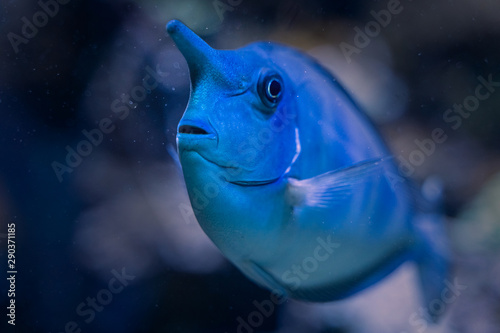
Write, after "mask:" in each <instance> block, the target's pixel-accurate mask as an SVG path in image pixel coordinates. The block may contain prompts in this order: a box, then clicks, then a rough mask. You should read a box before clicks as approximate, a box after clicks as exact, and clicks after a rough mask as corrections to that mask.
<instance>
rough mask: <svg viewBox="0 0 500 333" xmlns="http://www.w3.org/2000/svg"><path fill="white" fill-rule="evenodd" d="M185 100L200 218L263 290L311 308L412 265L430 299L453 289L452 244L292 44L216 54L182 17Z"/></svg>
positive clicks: (186, 162)
mask: <svg viewBox="0 0 500 333" xmlns="http://www.w3.org/2000/svg"><path fill="white" fill-rule="evenodd" d="M167 30H168V33H169V34H170V36H171V37H172V38H173V40H174V42H175V44H176V45H177V47H178V48H179V50H180V51H181V52H182V54H183V55H184V57H185V59H186V61H187V63H188V66H189V72H190V79H191V94H190V98H189V102H188V106H187V108H186V111H185V113H184V115H183V117H182V119H181V120H180V122H179V126H178V133H177V148H178V153H179V158H180V162H181V165H182V170H183V174H184V179H185V182H186V186H187V190H188V194H189V198H190V201H191V204H192V207H193V210H194V213H195V215H196V218H197V220H198V222H199V224H200V225H201V227H202V228H203V230H204V231H205V233H206V234H207V235H208V237H210V239H211V240H212V241H213V242H214V243H215V245H216V246H217V247H218V248H219V249H220V250H221V251H222V253H223V254H224V255H225V256H226V257H227V258H228V259H229V260H230V261H231V262H232V263H233V264H234V265H236V266H237V267H238V268H239V269H240V270H241V271H242V272H243V273H244V274H245V275H246V276H247V277H249V278H250V279H251V280H253V281H255V282H256V283H257V284H259V285H261V286H264V287H266V288H268V289H270V290H274V291H275V292H276V293H281V294H283V295H286V296H288V297H291V298H294V299H298V300H305V301H311V302H326V301H332V300H337V299H342V298H345V297H348V296H349V295H352V294H353V293H356V292H358V291H360V290H363V289H364V288H366V287H368V286H370V285H373V284H374V283H376V282H377V281H380V280H381V279H383V278H384V277H386V276H387V275H388V274H389V273H391V272H392V271H394V270H395V269H396V268H397V267H398V266H399V265H401V264H402V263H403V262H405V261H406V260H414V261H416V263H417V264H418V268H419V275H420V279H421V282H422V290H423V301H424V302H425V304H429V302H430V301H431V300H433V299H436V298H439V297H440V294H441V291H442V290H443V289H444V288H445V285H444V282H445V281H444V280H445V278H446V275H447V270H448V264H447V255H446V247H445V246H444V244H446V237H445V233H444V226H443V223H442V218H441V216H440V215H439V214H435V213H434V212H432V211H430V210H428V211H425V209H423V208H422V207H423V206H424V205H421V204H420V202H421V201H422V200H417V199H416V197H415V193H417V192H416V191H414V190H412V187H411V186H410V184H409V182H408V181H406V180H405V179H403V178H402V177H401V176H399V174H398V168H397V166H396V165H395V163H394V160H393V159H391V158H390V157H388V156H389V155H390V154H389V151H388V148H387V147H386V145H385V144H384V142H383V140H382V139H381V137H380V135H379V134H378V133H377V131H376V130H375V129H374V127H373V125H372V124H371V122H370V121H369V120H368V119H367V117H366V116H365V115H364V114H363V113H362V112H361V111H360V110H359V109H358V107H357V106H356V104H355V103H354V102H353V99H351V98H350V97H349V95H348V94H347V93H346V91H345V90H344V89H343V88H342V86H341V85H340V84H339V83H338V82H337V81H336V80H335V79H334V78H333V77H332V75H331V74H330V73H329V72H328V71H327V70H325V69H324V68H323V67H321V66H320V65H319V64H318V63H317V62H316V61H314V60H313V59H312V58H310V57H309V56H307V55H305V54H304V53H302V52H300V51H298V50H295V49H293V48H290V47H287V46H284V45H280V44H276V43H271V42H257V43H253V44H250V45H247V46H245V47H242V48H240V49H237V50H216V49H213V48H211V47H210V46H209V45H208V44H206V43H205V42H204V41H203V40H202V39H201V38H200V37H198V36H197V35H196V34H195V33H194V32H192V31H191V30H190V29H189V28H187V27H186V26H185V25H184V24H182V23H181V22H179V21H177V20H174V21H171V22H169V23H168V25H167Z"/></svg>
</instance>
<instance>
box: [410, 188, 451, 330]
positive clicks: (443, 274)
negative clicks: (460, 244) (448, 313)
mask: <svg viewBox="0 0 500 333" xmlns="http://www.w3.org/2000/svg"><path fill="white" fill-rule="evenodd" d="M429 182H430V183H429ZM426 183H427V184H426ZM426 192H427V193H426ZM441 193H442V187H441V186H440V183H439V181H438V180H437V179H428V180H427V181H426V182H425V183H424V185H423V186H422V193H421V198H420V200H423V201H426V202H427V203H428V205H426V207H425V208H424V209H421V211H420V213H419V214H418V215H417V216H416V217H415V220H414V227H415V233H416V236H417V246H416V258H415V259H416V262H417V265H418V271H419V277H420V282H421V284H422V291H423V301H424V306H425V309H426V310H427V313H428V315H429V317H430V319H431V320H432V321H433V322H436V321H437V320H438V319H439V317H440V315H441V314H442V313H443V312H444V309H441V308H439V309H436V307H435V304H434V303H436V302H437V301H439V300H441V298H442V295H443V292H444V291H445V290H446V288H447V278H448V276H449V270H450V252H449V244H448V237H447V232H446V226H445V218H444V216H443V215H442V214H440V211H441V208H440V206H441V202H442V196H441ZM429 208H431V209H429ZM433 305H434V306H433Z"/></svg>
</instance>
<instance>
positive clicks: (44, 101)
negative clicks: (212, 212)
mask: <svg viewBox="0 0 500 333" xmlns="http://www.w3.org/2000/svg"><path fill="white" fill-rule="evenodd" d="M499 12H500V3H499V2H496V1H493V0H491V1H488V0H481V1H472V0H457V1H430V0H427V1H411V0H401V1H395V0H388V1H385V0H384V1H359V0H357V1H319V0H309V1H285V0H282V1H274V2H270V1H263V0H258V1H250V0H220V1H219V0H215V1H212V0H207V1H202V0H184V1H180V2H179V1H149V0H144V1H139V0H137V1H120V0H100V1H97V0H89V1H76V0H73V1H69V0H59V1H56V0H41V1H3V2H2V3H1V6H0V29H1V30H0V31H1V33H0V36H1V39H0V84H1V85H0V115H1V117H0V140H1V142H0V262H1V264H0V267H1V270H0V290H1V294H0V307H1V309H2V311H0V312H1V316H0V327H1V328H0V332H53V333H56V332H57V333H59V332H75V333H77V332H96V333H100V332H123V333H128V332H203V333H204V332H245V333H247V332H268V333H270V332H297V333H299V332H312V333H315V332H318V333H320V332H321V333H326V332H339V333H340V332H345V333H349V332H370V333H376V332H397V333H402V332H407V333H410V332H420V333H421V332H485V333H489V332H500V279H499V277H500V172H499V171H500V109H499V108H500V20H499V19H498V13H499ZM174 18H175V19H180V20H181V21H183V22H184V23H186V24H187V25H188V26H189V27H190V28H192V29H193V30H194V31H195V32H196V33H197V34H199V35H201V36H202V38H203V39H204V40H205V41H207V42H208V43H209V44H210V45H211V46H213V47H215V48H218V49H231V48H237V47H241V46H243V45H245V44H247V43H250V42H254V41H258V40H272V41H277V42H281V43H285V44H288V45H291V46H294V47H296V48H299V49H301V50H303V51H305V52H307V53H309V54H311V55H312V56H314V57H315V58H317V59H318V60H319V61H320V62H321V63H322V64H323V65H324V66H326V67H327V68H328V69H330V70H331V71H332V73H333V74H334V75H335V76H336V77H337V78H338V80H339V81H340V82H341V83H342V84H343V85H344V87H345V88H346V90H347V91H348V92H349V93H350V94H351V95H352V96H353V97H354V98H355V99H356V100H357V101H358V103H359V105H360V106H361V107H362V109H363V110H364V111H365V112H366V113H367V114H368V115H369V116H370V117H371V118H372V119H373V121H374V123H375V124H377V126H378V128H379V130H380V132H381V133H382V136H383V137H384V138H385V140H386V141H387V143H388V145H389V146H390V148H391V150H392V152H393V154H394V158H395V161H396V162H397V163H398V164H399V166H400V170H401V171H402V172H403V173H404V174H405V175H407V176H409V177H411V178H413V179H415V181H416V182H417V183H419V184H424V183H425V180H426V179H433V180H434V182H436V181H438V182H442V184H443V188H444V205H443V213H444V214H445V215H446V216H447V230H448V234H449V241H450V244H451V248H452V252H453V261H454V268H453V271H452V274H451V276H450V283H451V284H454V287H453V286H452V287H450V290H451V293H447V294H446V295H443V299H441V300H436V302H435V304H434V305H435V306H437V307H439V309H440V311H441V310H442V311H443V313H444V314H443V319H442V320H441V321H440V322H439V324H438V325H430V324H427V322H426V321H425V320H423V318H424V315H423V314H421V313H420V312H419V310H418V306H417V307H416V308H417V310H414V307H415V304H416V303H418V290H417V287H416V283H415V281H414V272H413V271H412V268H411V267H403V268H402V269H400V270H398V271H397V272H395V274H393V275H392V276H390V277H388V278H387V279H386V280H384V281H382V282H381V283H380V284H379V285H376V286H374V287H373V288H369V289H368V290H366V291H364V292H362V293H360V294H358V295H355V296H353V297H352V298H349V299H346V300H342V301H339V302H334V303H330V304H310V303H301V302H296V301H290V300H287V301H282V302H274V301H273V302H270V300H272V298H270V293H269V291H267V290H264V289H261V288H259V287H258V286H257V285H255V284H254V283H252V282H250V281H249V280H248V279H247V278H245V277H244V276H243V275H242V274H241V273H240V272H239V271H238V270H237V269H236V268H235V267H233V266H232V265H231V264H230V263H229V262H228V261H227V260H226V259H224V258H223V257H222V255H221V254H220V252H219V251H218V250H217V248H215V246H214V245H213V244H212V243H211V241H210V240H209V239H208V238H207V237H206V235H205V234H204V233H203V232H202V230H201V229H200V227H199V226H198V224H197V222H196V220H195V218H194V215H193V213H192V210H191V208H190V203H189V199H188V197H187V192H186V189H185V187H184V184H183V180H182V174H181V172H180V170H179V169H178V167H177V166H176V164H175V161H174V159H173V157H172V156H173V155H175V154H173V153H172V147H174V146H175V135H176V127H177V124H178V122H179V119H180V118H181V116H182V113H183V111H184V109H185V107H186V103H187V100H188V97H189V73H188V68H187V65H186V62H185V60H184V58H183V57H182V55H181V53H180V52H179V51H178V50H177V49H176V48H175V46H174V43H173V41H172V39H171V38H170V37H169V36H168V35H167V33H166V29H165V25H166V23H167V22H168V21H170V20H171V19H174ZM437 133H439V135H437ZM255 209H259V208H258V207H255ZM13 225H15V228H12V226H13ZM12 229H15V260H16V261H15V269H16V272H17V273H16V274H15V296H9V294H10V293H9V290H11V289H12V284H11V280H8V279H7V278H8V277H9V276H11V274H10V273H9V274H8V273H7V272H8V271H9V268H8V266H7V263H8V261H7V260H8V251H7V249H8V246H7V245H8V239H9V236H8V235H9V233H11V234H12V232H11V231H12ZM9 230H10V231H9ZM457 285H458V286H459V288H457ZM12 299H15V326H13V325H11V324H9V323H8V321H9V320H10V317H8V316H7V314H8V313H9V309H7V307H8V306H9V304H10V302H11V300H12ZM415 311H416V312H415Z"/></svg>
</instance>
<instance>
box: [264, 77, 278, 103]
mask: <svg viewBox="0 0 500 333" xmlns="http://www.w3.org/2000/svg"><path fill="white" fill-rule="evenodd" d="M267 92H268V95H269V97H271V98H273V99H275V98H278V97H279V95H280V93H281V83H279V81H278V80H276V79H272V80H271V81H270V82H269V85H268V86H267Z"/></svg>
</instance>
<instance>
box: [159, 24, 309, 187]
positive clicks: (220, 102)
mask: <svg viewBox="0 0 500 333" xmlns="http://www.w3.org/2000/svg"><path fill="white" fill-rule="evenodd" d="M167 31H168V32H169V34H170V35H171V37H172V38H173V40H174V42H175V43H176V45H177V47H178V48H179V50H180V51H181V52H182V54H183V55H184V57H185V59H186V61H187V63H188V67H189V72H190V79H191V93H190V98H189V102H188V105H187V107H186V110H185V112H184V115H183V117H182V119H181V120H180V122H179V125H178V129H177V147H178V151H179V157H180V161H181V165H182V168H183V171H184V175H185V178H186V173H188V175H187V176H188V177H189V173H202V172H203V170H199V168H200V167H204V168H215V169H224V170H226V171H227V172H225V173H224V176H223V178H224V181H226V182H230V183H234V184H239V185H252V184H253V185H262V184H266V183H272V182H274V181H276V180H277V179H279V178H280V177H282V176H283V175H284V174H285V173H286V171H287V170H289V168H290V165H291V164H292V163H293V161H294V159H295V158H296V156H297V154H298V151H299V148H300V145H298V138H297V136H298V134H297V130H296V128H297V126H296V108H295V107H294V102H293V100H294V99H293V96H294V91H293V88H292V87H293V82H291V81H290V79H289V78H288V77H287V75H286V72H285V71H284V70H283V69H282V68H280V67H279V66H278V65H277V64H276V61H274V60H273V59H272V58H271V57H270V56H269V54H270V52H269V51H270V48H272V47H273V44H271V43H255V44H250V45H248V46H246V47H243V48H240V49H237V50H216V49H213V48H211V47H210V46H209V45H208V44H207V43H205V42H204V41H203V40H202V39H201V38H200V37H198V36H197V35H196V34H195V33H194V32H192V31H191V30H190V29H189V28H187V27H186V26H185V25H184V24H182V23H181V22H179V21H176V20H174V21H171V22H169V24H168V25H167ZM200 158H201V160H200ZM202 160H203V161H202ZM188 186H189V184H188Z"/></svg>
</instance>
